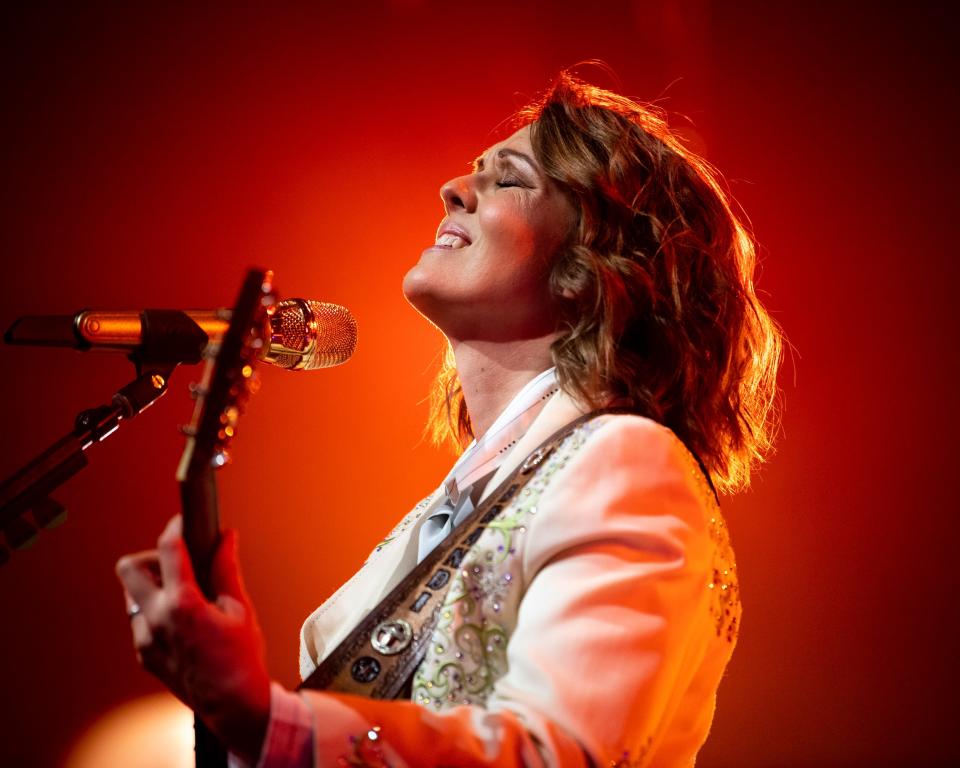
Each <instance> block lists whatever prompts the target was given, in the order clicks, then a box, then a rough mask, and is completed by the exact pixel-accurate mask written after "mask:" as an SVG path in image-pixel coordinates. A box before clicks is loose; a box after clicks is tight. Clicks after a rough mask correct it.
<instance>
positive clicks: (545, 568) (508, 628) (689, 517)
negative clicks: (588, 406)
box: [260, 393, 740, 768]
mask: <svg viewBox="0 0 960 768" xmlns="http://www.w3.org/2000/svg"><path fill="white" fill-rule="evenodd" d="M579 415H580V411H579V410H578V408H577V406H576V404H575V403H574V402H573V401H572V400H570V399H569V398H567V397H566V396H565V395H563V394H562V393H559V394H558V395H555V396H554V397H553V398H551V400H550V402H548V403H547V405H546V407H545V408H544V410H543V412H542V413H541V414H540V416H538V417H537V419H536V421H535V422H534V423H533V424H532V425H531V427H530V429H529V430H528V432H527V434H526V435H525V437H524V438H523V439H522V440H521V441H520V442H519V444H518V445H517V446H516V448H515V449H514V450H513V451H512V452H511V454H510V456H509V457H508V459H507V461H505V463H504V464H503V465H502V466H501V467H500V470H499V471H498V472H497V475H496V476H494V478H493V479H492V480H491V481H490V483H489V484H488V485H487V492H489V491H491V490H492V489H494V488H495V487H496V486H497V485H498V484H499V481H500V479H501V478H502V477H504V476H506V475H507V474H509V472H510V471H511V470H512V469H513V468H514V467H515V466H516V465H517V464H518V463H519V462H520V461H522V460H523V459H524V458H525V457H526V455H527V454H528V453H529V452H530V450H532V449H533V448H534V447H536V446H537V445H538V444H539V443H540V442H542V441H543V440H544V439H545V438H546V437H548V436H549V435H550V434H551V433H553V432H554V431H555V430H556V429H558V428H559V427H561V426H562V425H563V424H566V423H568V422H569V421H571V420H572V419H574V418H576V417H577V416H579ZM438 503H439V499H437V498H434V497H431V498H428V499H426V500H424V502H421V504H419V505H418V506H417V507H416V508H415V509H414V510H413V511H412V512H411V513H410V514H409V515H407V517H405V518H404V519H403V521H401V523H400V524H399V525H398V526H397V528H396V530H395V531H394V532H393V533H392V534H391V535H390V536H389V537H388V538H387V539H386V540H385V541H384V542H383V543H382V544H381V545H380V546H379V547H378V548H377V549H376V550H375V551H374V552H373V553H372V555H371V557H370V559H369V560H368V561H367V563H366V564H365V565H364V567H363V568H362V569H361V570H360V571H358V573H357V574H355V575H354V577H353V578H351V580H350V581H348V582H347V583H346V584H345V585H344V586H343V587H342V588H341V589H340V590H339V591H338V592H337V593H335V594H334V595H333V596H332V597H331V598H330V599H329V600H328V601H327V602H326V603H325V604H324V605H322V606H321V607H320V608H318V609H317V611H315V612H314V613H313V614H312V615H311V616H310V617H309V618H308V619H307V621H306V622H305V624H304V627H303V631H302V634H301V673H302V675H303V676H307V675H309V674H310V672H312V671H313V669H314V668H315V666H316V664H317V663H319V661H320V660H322V659H323V658H324V657H325V656H326V654H328V653H329V652H330V651H332V650H333V648H335V647H336V645H337V644H338V643H339V642H340V640H341V639H343V637H344V636H345V635H346V634H347V633H348V632H349V630H350V629H351V628H352V627H353V626H355V625H356V623H357V622H358V621H360V620H361V619H362V618H363V617H364V616H365V615H366V614H367V613H368V612H369V611H370V610H371V609H372V608H373V607H374V606H375V605H376V604H377V603H378V602H379V600H380V599H381V597H382V596H384V595H385V594H386V593H387V592H388V591H389V590H390V589H392V587H393V586H394V585H395V584H396V583H397V582H398V581H399V580H400V579H401V578H402V577H403V576H404V575H405V574H406V573H407V572H408V571H409V569H410V568H412V566H413V564H414V563H415V562H416V551H417V532H418V524H419V523H422V521H423V520H424V519H425V518H426V516H427V515H428V514H429V513H430V512H431V510H432V508H433V507H434V506H436V505H437V504H438ZM739 616H740V605H739V600H738V594H737V581H736V571H735V567H734V561H733V553H732V550H731V547H730V543H729V538H728V536H727V532H726V528H725V526H724V523H723V519H722V518H721V516H720V512H719V509H718V507H717V504H716V501H715V500H714V498H713V495H712V492H711V491H710V489H709V487H708V485H707V482H706V479H705V478H704V476H703V474H702V473H701V471H700V469H699V467H698V465H697V463H696V461H695V460H694V458H693V457H692V456H691V455H690V454H689V452H688V451H687V450H686V449H685V448H684V446H683V445H682V444H681V443H680V442H679V440H678V439H677V438H676V437H675V436H674V435H673V433H672V432H670V431H669V430H667V429H666V428H664V427H662V426H660V425H658V424H656V423H655V422H652V421H650V420H648V419H644V418H641V417H638V416H630V415H604V416H600V417H598V418H596V419H594V420H592V421H590V422H588V423H587V424H585V425H583V426H581V427H579V428H578V429H577V430H575V431H574V433H573V434H572V435H571V436H570V437H569V438H567V440H566V441H565V442H564V443H563V444H562V445H561V446H560V447H559V448H558V449H557V450H556V451H555V452H554V453H553V454H552V455H551V456H550V457H549V458H548V459H547V460H546V461H545V462H543V464H542V465H541V466H540V467H538V469H537V470H536V474H535V475H534V477H533V479H532V480H531V481H530V483H529V485H528V486H527V488H526V489H525V490H524V491H523V492H522V493H521V494H519V495H518V497H517V498H515V499H514V501H513V503H511V504H510V505H509V506H507V507H506V508H505V509H504V510H503V511H502V512H501V514H500V515H499V516H498V518H497V519H496V520H495V521H494V522H493V523H492V524H490V525H488V527H487V528H486V530H485V531H484V533H483V535H482V536H481V537H480V538H479V540H478V541H477V542H476V544H475V545H474V546H473V547H472V548H471V549H470V551H469V552H468V553H467V554H466V556H465V557H464V559H463V561H462V562H461V565H460V567H459V570H458V571H457V574H456V576H455V578H453V579H451V586H450V589H449V591H448V593H447V597H446V602H445V604H444V606H443V608H442V611H441V619H440V623H439V625H438V627H437V629H436V631H435V633H434V635H433V638H432V642H431V644H430V648H429V650H428V653H427V656H426V658H425V660H424V661H423V663H422V664H421V666H420V668H419V669H418V671H417V674H416V676H415V680H414V689H413V701H407V702H394V701H376V700H370V699H364V698H360V697H354V696H348V695H343V694H330V693H319V692H312V691H306V692H302V693H301V694H299V698H298V695H295V694H288V693H286V692H283V691H282V690H280V689H279V687H275V688H274V691H273V699H272V702H273V712H272V716H271V725H270V729H269V731H268V735H267V741H266V743H265V746H264V752H263V754H262V756H261V763H260V764H261V765H262V766H264V768H270V767H271V766H281V765H282V766H294V765H298V766H299V765H304V766H306V765H318V766H327V765H372V766H378V765H390V766H404V765H409V766H493V765H496V766H512V765H517V766H520V765H524V766H535V765H557V766H581V765H583V766H587V765H604V766H627V765H629V766H647V765H649V766H678V765H691V764H692V763H693V761H694V758H695V756H696V753H697V750H698V749H699V748H700V746H701V745H702V743H703V741H704V740H705V739H706V736H707V733H708V731H709V727H710V723H711V720H712V717H713V711H714V701H715V694H716V690H717V686H718V685H719V682H720V678H721V676H722V674H723V670H724V668H725V666H726V664H727V661H728V660H729V658H730V654H731V653H732V651H733V646H734V644H735V642H736V634H737V626H738V622H739ZM303 702H306V703H307V704H308V705H309V709H307V707H305V706H304V705H303ZM311 730H312V736H311V735H310V731H311ZM311 751H312V752H313V756H312V759H311V757H310V752H311Z"/></svg>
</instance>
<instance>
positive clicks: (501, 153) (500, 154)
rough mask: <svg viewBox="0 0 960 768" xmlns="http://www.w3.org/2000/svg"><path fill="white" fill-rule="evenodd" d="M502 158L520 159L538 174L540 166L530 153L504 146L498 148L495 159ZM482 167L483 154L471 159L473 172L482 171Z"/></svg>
mask: <svg viewBox="0 0 960 768" xmlns="http://www.w3.org/2000/svg"><path fill="white" fill-rule="evenodd" d="M504 158H510V159H517V160H520V161H522V162H524V163H526V164H527V165H529V166H530V169H531V170H532V171H533V172H534V173H536V174H537V175H538V176H539V175H540V167H539V166H538V165H537V164H536V162H534V160H533V158H532V157H530V155H528V154H526V153H524V152H517V150H515V149H507V148H506V147H504V148H503V149H498V150H497V159H498V160H502V159H504ZM483 167H484V160H483V155H479V156H478V157H477V159H476V160H474V161H473V170H474V171H475V172H476V171H482V170H483Z"/></svg>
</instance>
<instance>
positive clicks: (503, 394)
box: [451, 333, 556, 439]
mask: <svg viewBox="0 0 960 768" xmlns="http://www.w3.org/2000/svg"><path fill="white" fill-rule="evenodd" d="M555 338H556V334H554V333H551V334H549V335H547V336H542V337H539V338H535V339H524V340H523V341H510V342H508V343H504V342H491V341H460V342H457V341H451V346H452V347H453V354H454V357H455V358H456V361H457V375H458V376H459V378H460V385H461V386H462V388H463V397H464V399H465V400H466V403H467V410H468V411H469V413H470V423H471V424H472V426H473V434H474V437H476V438H477V439H480V438H481V437H483V435H484V434H485V433H486V431H487V430H488V429H490V426H491V425H492V424H493V422H494V421H495V420H496V418H497V416H499V415H500V413H502V412H503V410H504V408H506V407H507V405H508V404H509V402H510V401H511V400H512V399H513V398H514V397H516V395H517V393H518V392H519V391H520V390H521V389H523V387H524V385H525V384H527V382H529V381H530V380H531V379H533V378H534V376H536V375H537V374H538V373H540V372H542V371H545V370H546V369H547V368H549V367H550V366H552V365H553V358H552V357H551V355H550V344H551V343H552V342H553V340H554V339H555Z"/></svg>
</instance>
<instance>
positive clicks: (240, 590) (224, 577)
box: [210, 528, 250, 605]
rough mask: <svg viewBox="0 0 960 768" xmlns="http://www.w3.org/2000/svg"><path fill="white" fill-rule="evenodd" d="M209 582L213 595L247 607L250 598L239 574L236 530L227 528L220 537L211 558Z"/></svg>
mask: <svg viewBox="0 0 960 768" xmlns="http://www.w3.org/2000/svg"><path fill="white" fill-rule="evenodd" d="M210 580H211V582H212V584H213V590H214V593H215V594H216V595H218V596H221V595H225V596H228V597H232V598H234V599H235V600H237V601H239V602H241V603H243V604H244V605H249V603H250V596H249V595H248V594H247V588H246V587H245V586H244V584H243V575H242V574H241V573H240V558H239V549H238V544H237V530H236V529H235V528H227V529H226V530H225V531H223V533H222V534H221V536H220V544H219V546H218V547H217V551H216V553H215V554H214V556H213V563H212V564H211V567H210Z"/></svg>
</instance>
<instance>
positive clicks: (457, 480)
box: [417, 368, 560, 563]
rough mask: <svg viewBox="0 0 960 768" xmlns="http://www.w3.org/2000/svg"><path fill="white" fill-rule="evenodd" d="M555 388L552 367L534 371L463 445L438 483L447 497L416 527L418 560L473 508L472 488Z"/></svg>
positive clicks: (502, 456)
mask: <svg viewBox="0 0 960 768" xmlns="http://www.w3.org/2000/svg"><path fill="white" fill-rule="evenodd" d="M559 388H560V387H559V385H558V384H557V369H556V368H548V369H547V370H545V371H544V372H543V373H540V374H538V375H537V376H535V377H534V378H533V379H531V380H530V381H529V382H527V384H525V385H524V387H523V389H521V390H520V391H519V392H518V393H517V394H516V396H515V397H514V398H513V399H512V400H511V401H510V402H509V403H508V404H507V407H506V408H504V409H503V411H502V412H501V413H500V415H499V416H497V418H496V420H495V421H494V422H493V424H491V425H490V429H488V430H487V431H486V433H485V434H484V435H483V437H481V438H480V439H479V440H474V441H473V442H472V443H470V445H469V446H467V449H466V450H465V451H464V452H463V454H462V455H461V456H460V458H459V459H458V460H457V462H456V464H454V465H453V469H451V470H450V472H449V474H447V476H446V478H444V480H443V483H442V484H441V490H442V492H444V493H445V494H446V496H447V499H448V500H447V501H445V502H444V503H443V504H442V506H440V507H439V508H438V509H437V510H436V511H435V512H434V513H433V514H432V515H430V517H429V518H428V519H427V520H426V521H425V522H424V524H423V527H422V528H421V529H420V539H419V548H418V551H417V562H418V563H419V562H420V561H421V560H423V558H425V557H426V556H427V555H428V554H430V552H432V551H433V549H434V547H436V546H437V544H439V543H440V542H441V541H443V540H444V539H445V538H446V537H447V536H448V535H449V534H450V531H452V530H453V529H454V528H455V527H456V526H458V525H459V524H460V523H461V522H463V520H465V519H466V518H467V516H468V515H469V514H470V512H472V511H473V508H474V507H473V500H472V498H474V497H475V496H476V494H474V493H473V492H474V491H478V492H482V490H483V486H484V485H485V484H486V481H487V480H489V479H490V477H491V476H492V475H493V473H494V472H496V471H497V469H498V468H499V467H500V465H501V464H502V463H503V460H504V459H506V457H507V456H509V455H510V452H511V451H512V450H513V448H514V446H516V444H517V441H518V440H519V439H520V438H521V437H523V435H524V434H525V433H526V431H527V428H528V427H529V426H530V424H531V423H532V422H533V420H534V419H535V418H536V417H537V416H538V415H539V414H540V411H541V410H543V406H544V405H546V403H547V400H549V399H550V398H551V397H552V396H553V395H554V394H555V393H556V392H557V390H559Z"/></svg>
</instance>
